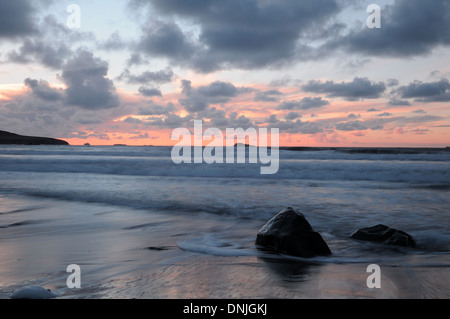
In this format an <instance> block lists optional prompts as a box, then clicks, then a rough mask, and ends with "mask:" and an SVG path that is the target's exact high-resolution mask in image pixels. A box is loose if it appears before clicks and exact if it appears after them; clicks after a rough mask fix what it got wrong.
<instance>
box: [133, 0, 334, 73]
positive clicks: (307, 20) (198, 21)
mask: <svg viewBox="0 0 450 319" xmlns="http://www.w3.org/2000/svg"><path fill="white" fill-rule="evenodd" d="M130 3H131V5H132V7H133V8H135V10H136V8H138V10H140V9H141V7H143V6H148V5H150V6H151V7H152V10H156V12H157V15H158V19H161V18H162V17H168V18H169V19H171V20H172V21H173V18H174V17H177V18H178V20H180V19H182V20H185V21H189V23H192V24H194V25H195V26H196V28H197V29H198V35H197V34H196V35H195V36H193V35H191V34H189V33H187V32H183V31H182V30H181V29H180V28H179V26H177V25H176V24H175V23H173V22H161V21H159V22H155V21H151V22H152V23H150V22H147V24H146V26H144V27H143V28H142V32H143V35H142V38H141V40H140V44H139V45H138V47H137V48H138V50H140V52H144V53H146V54H147V55H149V56H163V57H167V58H169V59H170V60H171V62H172V63H178V64H183V65H188V66H189V67H192V68H194V69H196V70H197V71H200V72H205V73H207V72H212V71H215V70H220V69H225V68H230V67H231V68H243V69H254V68H261V67H268V66H273V65H277V64H285V63H288V62H290V61H291V60H292V59H298V58H299V56H300V55H301V54H299V52H304V53H309V47H308V44H309V41H306V40H305V39H303V40H304V41H301V40H302V38H303V37H304V35H305V34H306V32H307V31H310V30H316V29H317V26H319V25H321V24H323V23H325V22H326V21H327V20H328V19H329V18H330V17H332V16H333V15H334V14H336V13H337V12H339V10H340V7H339V5H338V4H337V2H336V1H335V0H320V1H318V0H316V1H312V0H304V1H297V0H286V1H259V0H246V1H241V0H228V1H202V0H190V1H186V0H153V1H151V2H150V1H144V0H131V1H130ZM151 12H154V11H151ZM154 15H155V14H154V13H153V15H149V16H150V17H154ZM152 19H153V20H154V18H150V20H152ZM299 41H300V42H302V43H300V44H299ZM300 49H302V51H300Z"/></svg>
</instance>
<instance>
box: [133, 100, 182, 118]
mask: <svg viewBox="0 0 450 319" xmlns="http://www.w3.org/2000/svg"><path fill="white" fill-rule="evenodd" d="M174 111H175V106H174V105H173V103H171V102H169V103H167V105H165V106H163V105H159V104H153V103H151V104H150V105H149V106H147V107H143V108H140V109H139V115H147V116H153V115H168V114H170V113H171V112H174Z"/></svg>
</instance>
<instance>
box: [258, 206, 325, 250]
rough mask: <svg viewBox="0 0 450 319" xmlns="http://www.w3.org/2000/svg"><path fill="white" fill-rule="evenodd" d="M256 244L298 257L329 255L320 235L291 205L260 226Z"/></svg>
mask: <svg viewBox="0 0 450 319" xmlns="http://www.w3.org/2000/svg"><path fill="white" fill-rule="evenodd" d="M256 244H257V245H260V246H263V247H265V248H267V249H269V250H273V251H275V252H279V253H284V254H288V255H293V256H298V257H314V256H326V255H331V251H330V248H329V247H328V245H327V244H326V242H325V241H324V240H323V238H322V236H320V234H319V233H317V232H315V231H314V230H313V229H312V227H311V225H310V224H309V222H308V221H307V220H306V218H305V216H303V214H301V213H300V212H298V211H296V210H294V209H293V208H291V207H289V208H287V209H284V210H282V211H281V212H280V213H278V214H277V215H276V216H275V217H273V218H272V219H271V220H269V221H268V222H267V224H265V225H264V226H263V227H262V228H261V230H260V231H259V232H258V235H257V237H256Z"/></svg>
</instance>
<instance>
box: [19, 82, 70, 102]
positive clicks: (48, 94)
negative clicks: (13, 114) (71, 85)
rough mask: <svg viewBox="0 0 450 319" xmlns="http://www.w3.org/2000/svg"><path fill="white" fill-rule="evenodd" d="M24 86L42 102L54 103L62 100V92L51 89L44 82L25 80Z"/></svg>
mask: <svg viewBox="0 0 450 319" xmlns="http://www.w3.org/2000/svg"><path fill="white" fill-rule="evenodd" d="M24 84H25V86H26V87H28V88H30V89H31V91H32V94H33V95H34V96H36V97H37V98H40V99H42V100H44V101H49V102H54V101H61V100H63V99H64V93H63V92H62V91H63V90H61V89H54V88H51V87H50V86H49V84H48V82H46V81H43V80H39V81H38V80H33V79H30V78H27V79H25V81H24Z"/></svg>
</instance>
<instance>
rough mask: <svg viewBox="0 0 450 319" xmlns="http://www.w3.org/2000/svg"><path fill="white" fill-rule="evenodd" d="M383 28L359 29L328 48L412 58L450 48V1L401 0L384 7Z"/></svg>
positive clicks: (371, 54)
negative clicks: (440, 47) (437, 48)
mask: <svg viewBox="0 0 450 319" xmlns="http://www.w3.org/2000/svg"><path fill="white" fill-rule="evenodd" d="M381 23H382V25H381V28H380V29H369V28H362V29H361V28H358V29H355V30H353V31H352V32H350V33H349V34H348V35H346V36H344V37H338V38H337V39H336V40H335V41H334V42H333V44H332V45H331V46H330V47H329V48H328V49H332V47H333V46H334V48H337V47H344V48H345V49H346V50H347V51H349V52H352V53H353V52H358V53H362V54H365V55H369V56H392V57H401V58H404V57H411V56H417V55H423V54H427V53H429V52H431V51H432V50H433V49H434V48H436V47H438V46H441V45H443V46H448V45H450V2H449V1H448V0H433V1H423V0H397V1H395V3H394V4H393V5H390V6H387V7H385V8H382V12H381Z"/></svg>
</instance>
